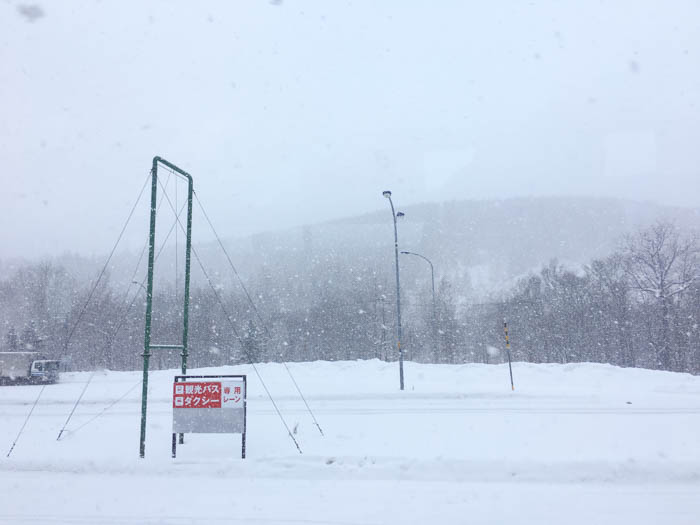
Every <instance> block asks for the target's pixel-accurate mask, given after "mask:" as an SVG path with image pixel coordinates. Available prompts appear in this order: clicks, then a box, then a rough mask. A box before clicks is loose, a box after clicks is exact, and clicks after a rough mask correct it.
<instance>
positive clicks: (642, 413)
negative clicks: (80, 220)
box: [0, 361, 700, 525]
mask: <svg viewBox="0 0 700 525" xmlns="http://www.w3.org/2000/svg"><path fill="white" fill-rule="evenodd" d="M290 368H291V370H292V371H293V372H294V374H295V377H296V379H297V381H298V382H299V384H300V385H301V387H302V390H303V391H304V393H305V394H306V395H307V399H308V402H309V404H310V406H311V407H312V409H313V410H314V412H315V414H316V417H317V419H318V420H319V422H320V424H321V426H322V428H323V430H324V432H325V434H326V436H325V437H321V436H320V434H319V433H318V431H317V429H316V428H315V426H314V425H313V421H312V419H311V417H310V416H309V415H308V413H307V412H306V409H305V406H304V404H303V402H301V401H300V400H299V399H298V397H297V396H296V395H295V394H296V391H295V389H294V386H293V384H292V383H291V381H290V379H289V378H288V377H287V376H286V373H285V371H284V368H283V367H282V366H281V365H274V364H265V365H260V366H259V370H260V371H261V373H262V375H263V378H264V379H265V381H266V382H267V384H268V386H269V387H270V389H271V391H272V393H273V395H275V398H276V400H277V401H278V403H279V406H280V408H281V410H282V413H283V415H284V416H285V418H286V420H287V422H288V424H289V426H290V428H293V429H296V434H295V436H296V438H297V439H298V441H299V443H300V445H301V447H302V449H303V452H304V453H303V455H300V454H298V452H297V451H296V449H295V448H294V444H293V443H292V441H291V440H290V439H289V437H288V436H287V435H286V431H285V429H284V427H283V425H282V424H281V422H280V421H279V419H278V417H277V415H276V413H275V412H274V410H273V407H272V405H271V404H270V402H269V401H268V400H267V398H266V397H265V395H264V392H263V389H262V388H261V386H260V384H259V382H258V380H257V378H256V377H255V374H254V372H253V371H252V370H251V368H250V367H247V366H243V367H228V368H226V369H225V370H224V371H223V373H229V374H230V373H247V374H248V378H249V404H248V409H249V412H248V458H247V459H246V460H241V459H238V457H239V454H240V437H239V436H237V435H189V436H187V443H186V444H185V445H183V446H180V447H178V458H177V459H175V460H173V459H171V458H170V435H171V434H170V428H171V418H172V412H171V408H170V407H171V400H170V393H171V391H172V386H171V385H172V383H171V382H172V377H173V375H174V371H158V372H153V373H152V375H151V382H150V397H149V426H148V435H147V450H146V458H145V459H144V460H141V459H139V458H138V432H139V413H140V374H139V373H137V372H99V373H97V374H96V375H95V376H94V378H93V381H92V383H91V384H90V386H89V388H88V390H87V391H86V394H85V397H84V398H83V402H82V403H81V404H80V406H79V407H78V409H77V410H76V413H75V415H74V417H73V419H72V421H71V424H70V425H69V427H68V430H69V431H68V432H67V433H66V434H64V437H63V438H62V439H61V441H59V442H57V441H56V435H57V433H58V430H59V429H60V428H61V426H62V424H63V423H64V421H65V419H66V417H67V415H68V413H69V412H70V410H71V408H72V404H73V403H74V401H75V400H76V399H77V397H78V395H79V394H80V391H81V390H82V388H83V385H84V383H85V381H86V380H87V378H88V376H89V374H86V373H76V374H66V375H65V376H64V377H63V380H62V382H61V383H60V384H57V385H51V386H47V387H46V389H45V391H44V393H43V395H42V398H41V400H40V402H39V404H38V406H37V408H36V410H35V412H34V414H33V415H32V417H31V419H30V420H29V423H28V424H27V427H26V429H25V431H24V433H23V435H22V436H21V438H20V440H19V441H18V443H17V446H16V448H15V450H14V451H13V453H12V455H11V457H10V458H5V457H4V456H5V454H6V453H7V450H8V449H9V447H10V445H11V443H12V441H13V440H14V438H15V436H16V434H17V432H18V430H19V428H20V427H21V426H22V423H23V422H24V418H25V417H26V414H27V413H28V411H29V409H30V408H31V404H32V403H33V401H34V399H35V398H36V396H37V394H38V392H39V389H40V387H36V386H21V387H2V388H0V414H1V417H2V426H1V427H0V445H1V446H4V447H5V449H4V450H3V451H2V456H3V458H2V460H1V461H0V523H170V524H184V523H253V524H255V523H259V524H266V525H268V524H372V523H376V524H394V523H396V524H398V523H402V524H403V523H407V524H413V523H416V524H418V523H420V524H426V523H439V524H443V523H444V524H447V523H465V524H466V523H510V524H520V523H538V524H541V523H567V524H578V523H581V524H584V523H585V524H592V523H596V524H598V523H611V524H612V523H615V524H624V523H630V524H634V525H640V524H647V523H648V524H652V523H665V524H676V523H678V524H682V523H687V524H691V523H692V524H697V523H700V518H699V516H700V378H696V377H692V376H689V375H684V374H672V373H665V372H652V371H647V370H632V369H619V368H615V367H611V366H606V365H594V364H576V365H564V366H561V365H530V364H524V363H516V364H515V365H514V373H515V380H516V391H515V392H511V391H510V385H509V379H508V371H507V367H504V366H500V365H499V366H493V365H491V366H489V365H476V364H474V365H461V366H458V365H454V366H452V365H419V364H414V363H407V365H406V378H407V383H406V384H407V390H406V391H405V392H399V391H398V390H397V383H398V367H397V365H396V363H383V362H380V361H365V362H337V363H324V362H315V363H296V364H290ZM197 372H206V373H217V372H219V370H215V369H206V370H198V371H197ZM132 388H133V390H131V392H130V393H129V394H128V395H127V396H126V397H125V398H124V400H123V401H121V402H119V403H117V404H116V405H115V406H113V407H112V408H111V409H109V410H107V411H106V412H104V409H105V408H106V407H107V406H108V405H109V404H110V403H112V402H113V401H114V400H116V399H118V398H120V397H121V396H123V395H124V394H125V393H126V392H129V390H130V389H132ZM99 414H102V415H99ZM96 415H99V416H98V417H97V418H96V419H92V418H94V416H96ZM91 419H92V421H91ZM86 423H87V424H86ZM83 425H84V426H83Z"/></svg>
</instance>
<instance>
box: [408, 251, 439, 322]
mask: <svg viewBox="0 0 700 525" xmlns="http://www.w3.org/2000/svg"><path fill="white" fill-rule="evenodd" d="M401 253H402V254H403V255H415V256H416V257H420V258H421V259H423V260H424V261H425V262H427V263H428V264H429V265H430V283H431V285H432V290H433V321H435V320H436V319H437V317H436V315H435V311H436V310H435V268H434V267H433V263H432V262H430V259H428V258H427V257H425V256H424V255H421V254H420V253H415V252H401Z"/></svg>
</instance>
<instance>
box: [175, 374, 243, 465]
mask: <svg viewBox="0 0 700 525" xmlns="http://www.w3.org/2000/svg"><path fill="white" fill-rule="evenodd" d="M247 391H248V389H247V382H246V376H244V375H224V376H175V382H174V383H173V438H172V457H175V455H176V452H177V435H178V434H181V435H182V434H184V433H193V434H241V458H244V459H245V445H246V443H245V441H246V405H247Z"/></svg>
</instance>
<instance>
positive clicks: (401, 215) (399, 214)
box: [396, 211, 406, 219]
mask: <svg viewBox="0 0 700 525" xmlns="http://www.w3.org/2000/svg"><path fill="white" fill-rule="evenodd" d="M405 216H406V214H405V213H404V212H402V211H400V212H398V213H397V214H396V218H397V219H400V218H401V217H405Z"/></svg>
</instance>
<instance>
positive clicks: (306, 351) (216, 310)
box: [0, 222, 700, 374]
mask: <svg viewBox="0 0 700 525" xmlns="http://www.w3.org/2000/svg"><path fill="white" fill-rule="evenodd" d="M402 264H405V263H402ZM393 271H394V268H393V266H391V265H387V266H386V267H385V268H381V269H379V268H377V264H376V261H375V260H374V259H372V260H370V259H363V258H362V256H358V257H356V258H355V259H354V260H352V261H349V260H348V257H347V255H346V254H334V253H327V254H324V255H322V256H315V255H314V256H311V257H309V258H308V259H307V260H305V261H304V263H303V264H289V263H285V262H284V261H282V260H281V258H280V260H277V261H270V262H269V263H266V264H263V265H262V266H261V267H260V268H258V270H257V273H256V274H253V275H249V276H247V280H248V281H249V288H250V291H251V292H252V294H251V295H252V297H253V299H254V301H255V303H256V307H257V312H256V310H255V309H254V308H252V307H251V305H250V303H249V302H248V299H247V297H246V295H245V294H244V293H242V291H241V289H240V287H239V286H238V285H237V283H236V282H234V281H231V282H226V280H225V278H223V277H221V279H220V280H221V281H222V283H217V284H216V286H217V288H216V290H212V289H211V288H210V287H209V284H208V283H207V282H204V281H201V280H200V281H197V280H194V281H193V285H192V288H191V294H190V296H191V308H190V324H189V346H190V359H189V363H190V366H191V367H199V366H220V365H224V364H238V363H245V362H250V361H279V360H285V361H311V360H320V359H323V360H346V359H372V358H378V359H383V360H396V359H397V358H398V350H397V344H396V302H395V290H394V284H393ZM438 272H439V269H438ZM91 292H92V295H90V294H91ZM467 295H468V294H465V292H464V291H461V290H459V289H457V287H456V286H455V285H453V284H452V283H451V282H450V281H449V280H447V279H446V278H442V279H438V284H437V287H436V294H435V297H434V300H433V297H432V296H431V291H430V286H429V284H428V283H427V281H408V282H402V309H403V312H402V313H403V319H402V320H403V323H402V324H403V333H404V341H402V346H403V348H404V350H405V352H406V353H407V356H406V357H407V358H408V359H412V360H416V361H421V362H433V363H465V362H486V363H489V362H490V363H495V362H501V361H502V360H503V352H502V350H503V348H504V338H503V321H504V320H507V321H508V325H509V328H510V335H511V342H512V348H513V358H514V359H515V360H521V361H529V362H558V363H570V362H581V361H592V362H601V363H610V364H614V365H619V366H626V367H645V368H654V369H662V370H672V371H683V372H691V373H695V374H697V373H699V372H700V343H699V341H698V336H699V335H700V328H699V327H698V324H699V319H700V244H699V242H698V238H697V236H695V235H694V234H692V233H691V232H687V231H682V230H680V229H679V228H677V227H676V226H674V224H672V223H669V222H657V223H655V224H654V225H652V226H651V227H649V228H645V229H642V230H639V231H637V232H636V233H634V234H632V235H629V236H627V237H625V239H624V240H623V241H622V242H621V243H620V246H619V249H618V250H616V251H615V252H614V253H612V254H610V255H608V256H607V257H605V258H602V259H598V260H593V261H591V262H590V263H589V264H587V265H585V266H582V267H576V268H571V267H569V268H567V267H566V266H565V265H562V264H560V263H559V262H557V261H556V260H552V261H550V262H548V263H547V264H545V265H544V266H543V267H542V268H541V269H540V270H539V271H538V272H533V273H531V274H530V275H527V276H525V277H522V278H521V279H519V280H518V281H517V283H516V284H515V285H514V286H512V288H511V289H510V290H507V291H506V292H501V293H500V294H499V295H498V296H495V297H490V298H488V299H487V300H484V299H481V300H473V298H470V297H468V296H467ZM89 296H90V300H89V301H87V299H88V297H89ZM0 299H1V304H2V307H1V310H0V315H1V316H2V317H0V320H2V323H3V324H4V329H5V338H4V341H3V350H4V351H17V350H37V351H40V352H42V353H43V354H44V355H46V356H47V357H49V358H61V359H63V360H65V361H66V362H67V363H68V365H69V367H70V368H72V369H76V370H89V369H99V368H108V369H114V370H131V369H137V368H139V367H140V366H141V354H142V352H143V331H144V302H145V291H144V290H143V288H142V287H139V286H138V285H135V286H131V285H129V287H128V288H126V289H125V288H124V287H123V286H122V287H119V286H117V285H115V284H112V283H111V282H110V280H109V279H108V278H107V279H103V280H102V281H100V283H99V286H97V287H96V288H95V289H94V290H92V284H90V283H85V282H81V281H78V280H77V279H76V278H75V277H74V276H72V275H71V274H70V272H69V271H68V270H67V269H66V268H63V267H61V266H58V265H56V264H54V263H52V262H48V261H47V262H41V263H36V264H25V265H23V266H22V267H20V268H16V269H15V270H14V273H12V274H11V275H10V276H9V277H7V278H6V279H4V280H2V281H0ZM182 300H183V298H182V292H181V291H179V292H178V290H177V289H176V288H175V285H173V284H172V283H171V284H166V283H160V284H159V286H157V287H156V292H155V294H154V309H153V311H154V314H153V333H152V341H153V342H157V343H168V344H177V343H178V342H179V341H180V337H181V326H182ZM219 301H222V302H223V307H222V304H220V303H219ZM258 314H259V315H258ZM179 359H180V357H179V355H178V353H177V352H174V351H161V350H157V351H154V357H153V358H152V361H151V362H152V363H153V366H154V368H174V367H177V366H178V364H179Z"/></svg>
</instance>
